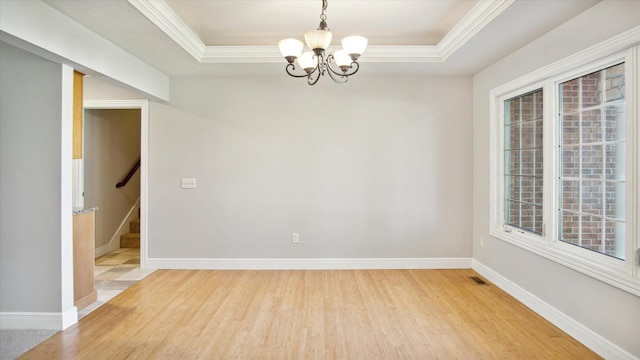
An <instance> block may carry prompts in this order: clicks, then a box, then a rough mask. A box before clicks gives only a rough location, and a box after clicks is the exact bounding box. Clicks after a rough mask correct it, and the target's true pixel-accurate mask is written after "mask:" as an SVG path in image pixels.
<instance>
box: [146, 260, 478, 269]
mask: <svg viewBox="0 0 640 360" xmlns="http://www.w3.org/2000/svg"><path fill="white" fill-rule="evenodd" d="M146 260H147V262H146V266H147V268H148V269H189V270H196V269H197V270H353V269H359V270H360V269H371V270H373V269H469V268H470V267H471V258H344V259H331V258H323V259H257V258H256V259H186V258H180V259H172V258H151V259H149V258H148V259H146Z"/></svg>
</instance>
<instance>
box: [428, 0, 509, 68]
mask: <svg viewBox="0 0 640 360" xmlns="http://www.w3.org/2000/svg"><path fill="white" fill-rule="evenodd" d="M514 2H515V0H494V1H478V2H477V3H476V5H475V6H474V7H473V8H472V9H471V11H469V12H468V13H467V14H466V15H465V16H464V17H463V18H462V20H460V21H459V22H458V23H457V24H456V25H455V26H454V27H453V29H451V30H450V31H449V32H448V33H447V35H445V36H444V38H442V40H440V42H439V43H438V51H439V52H440V57H441V58H442V61H445V60H447V58H449V57H450V56H451V55H453V54H454V53H455V52H456V51H457V50H458V49H460V48H461V47H462V46H464V44H466V43H467V41H469V40H471V38H473V37H474V36H475V35H476V34H478V33H479V32H480V30H482V29H483V28H484V27H485V26H487V25H489V23H491V22H492V21H493V20H494V19H495V18H497V17H498V16H499V15H500V14H502V12H503V11H505V10H506V9H507V8H508V7H509V6H511V5H513V3H514Z"/></svg>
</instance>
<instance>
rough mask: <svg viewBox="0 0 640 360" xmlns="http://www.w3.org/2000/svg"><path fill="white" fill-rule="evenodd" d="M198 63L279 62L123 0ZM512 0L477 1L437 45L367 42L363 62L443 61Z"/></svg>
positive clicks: (272, 49)
mask: <svg viewBox="0 0 640 360" xmlns="http://www.w3.org/2000/svg"><path fill="white" fill-rule="evenodd" d="M127 1H128V2H129V3H130V4H131V5H132V6H133V7H135V8H136V9H137V10H138V11H140V13H142V15H144V16H145V17H147V18H148V19H149V20H150V21H151V22H152V23H153V24H155V25H156V26H157V27H158V28H159V29H160V30H161V31H162V32H164V33H165V34H166V35H167V36H169V37H170V38H171V39H172V40H173V41H175V42H176V43H177V44H178V45H180V46H181V47H182V48H183V49H184V50H185V51H186V52H188V53H189V54H190V55H191V56H193V58H195V59H196V60H197V61H198V62H200V63H207V64H212V63H275V62H281V61H282V56H281V55H280V52H279V51H278V47H277V46H276V45H275V44H274V45H273V46H272V45H256V46H207V45H205V44H204V43H203V42H202V40H200V38H199V37H198V35H197V34H196V33H195V32H193V30H191V28H190V27H189V26H188V25H187V24H186V23H185V22H184V21H183V20H182V19H181V18H180V17H179V16H178V15H177V14H176V13H175V12H174V11H173V9H171V7H170V6H169V5H168V4H167V3H166V2H165V1H164V0H127ZM514 2H515V0H492V1H479V2H478V3H477V4H476V5H475V6H474V7H473V8H472V9H471V11H469V13H467V14H466V15H465V16H464V17H463V18H462V20H460V21H459V22H458V23H457V24H456V25H455V26H454V27H453V29H452V30H451V31H449V33H447V35H445V37H444V38H443V39H442V40H441V41H440V42H439V43H438V45H436V46H433V45H369V47H368V48H367V53H366V56H364V57H363V58H362V60H364V61H366V62H389V63H403V62H444V61H445V60H446V59H447V58H449V57H450V56H451V55H453V54H454V53H455V52H456V51H457V50H458V49H460V48H461V47H462V46H464V44H465V43H466V42H467V41H469V40H470V39H471V38H473V37H474V36H475V35H476V34H477V33H478V32H480V31H481V30H482V29H483V28H484V27H485V26H486V25H487V24H489V23H490V22H491V21H493V20H494V19H495V18H496V17H498V16H499V15H500V14H501V13H502V12H503V11H504V10H506V9H507V8H508V7H509V6H511V5H512V4H513V3H514Z"/></svg>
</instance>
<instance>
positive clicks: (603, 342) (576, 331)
mask: <svg viewBox="0 0 640 360" xmlns="http://www.w3.org/2000/svg"><path fill="white" fill-rule="evenodd" d="M472 269H473V270H475V271H476V272H477V273H478V274H480V275H482V276H484V277H485V278H486V279H487V280H489V281H490V282H492V283H493V284H494V285H496V286H497V287H499V288H500V289H502V290H504V291H505V292H506V293H507V294H509V295H511V296H513V297H514V298H516V300H518V301H520V302H521V303H523V304H524V305H525V306H526V307H528V308H529V309H531V310H533V311H535V312H536V313H537V314H538V315H540V316H542V317H543V318H544V319H546V320H547V321H549V322H551V323H552V324H554V325H555V326H557V327H559V328H560V329H561V330H562V331H564V332H566V333H567V334H569V335H570V336H572V337H573V338H575V339H576V340H578V341H579V342H581V343H582V344H583V345H585V346H586V347H588V348H589V349H591V350H593V351H594V352H596V353H597V354H598V355H600V356H602V357H604V358H605V359H629V360H633V359H635V360H638V358H637V357H636V356H634V355H633V354H631V353H629V352H627V351H626V350H624V349H622V348H620V347H619V346H617V345H616V344H614V343H612V342H610V341H609V340H607V339H605V338H603V337H602V336H600V335H598V334H597V333H595V332H594V331H592V330H591V329H589V328H588V327H586V326H584V325H582V324H581V323H579V322H577V321H576V320H574V319H573V318H571V317H569V316H567V315H566V314H565V313H563V312H561V311H560V310H558V309H556V308H554V307H553V306H551V305H549V304H548V303H546V302H545V301H543V300H542V299H540V298H539V297H537V296H535V295H534V294H532V293H530V292H528V291H527V290H525V289H523V288H522V287H520V286H518V284H516V283H514V282H512V281H511V280H509V279H507V278H506V277H504V276H502V275H500V274H499V273H498V272H496V271H494V270H493V269H491V268H489V267H487V266H485V265H484V264H482V263H481V262H479V261H478V260H475V259H473V260H472Z"/></svg>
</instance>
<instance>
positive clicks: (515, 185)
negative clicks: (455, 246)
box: [504, 89, 543, 234]
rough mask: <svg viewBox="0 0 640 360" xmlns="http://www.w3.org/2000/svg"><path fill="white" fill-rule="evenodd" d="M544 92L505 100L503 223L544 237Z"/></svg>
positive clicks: (535, 92) (539, 91)
mask: <svg viewBox="0 0 640 360" xmlns="http://www.w3.org/2000/svg"><path fill="white" fill-rule="evenodd" d="M542 106H543V102H542V89H539V90H536V91H534V92H531V93H528V94H525V95H521V96H517V97H515V98H512V99H508V100H505V102H504V107H505V111H504V114H505V119H504V134H505V139H504V144H505V145H504V148H505V149H504V167H505V171H504V177H505V179H504V185H505V189H504V194H505V204H504V212H505V213H504V218H505V219H504V220H505V223H506V224H508V225H511V226H514V227H517V228H519V229H522V230H526V231H530V232H532V233H535V234H542V191H543V187H542V185H543V179H542V164H543V162H542V161H543V156H542V120H543V119H542V115H543V112H542Z"/></svg>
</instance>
